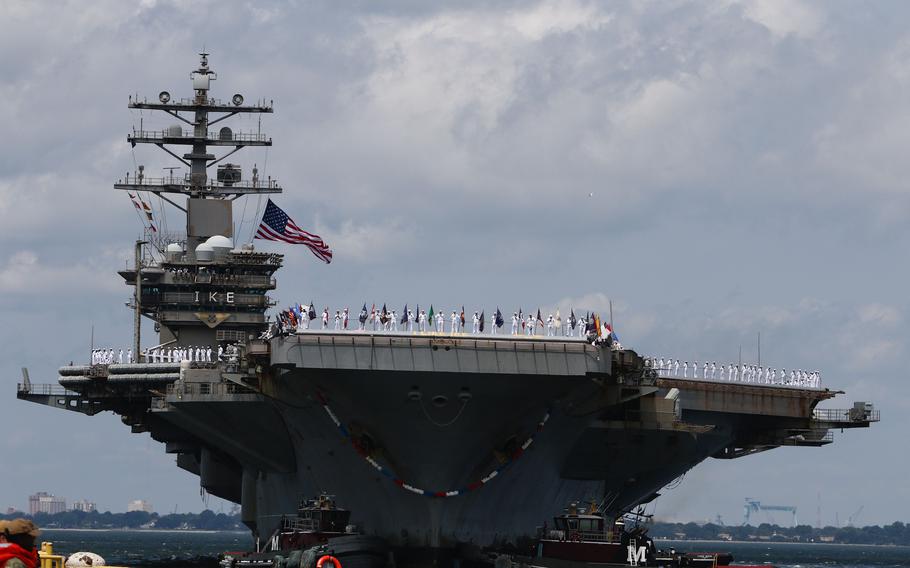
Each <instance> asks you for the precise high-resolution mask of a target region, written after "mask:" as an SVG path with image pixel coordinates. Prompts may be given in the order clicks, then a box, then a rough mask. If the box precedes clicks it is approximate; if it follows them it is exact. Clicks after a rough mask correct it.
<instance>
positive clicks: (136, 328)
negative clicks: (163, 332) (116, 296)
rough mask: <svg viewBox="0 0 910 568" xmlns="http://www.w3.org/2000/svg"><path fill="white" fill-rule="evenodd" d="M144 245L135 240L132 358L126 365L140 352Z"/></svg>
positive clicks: (136, 358) (137, 357) (146, 242)
mask: <svg viewBox="0 0 910 568" xmlns="http://www.w3.org/2000/svg"><path fill="white" fill-rule="evenodd" d="M146 244H148V241H143V240H137V241H136V250H135V251H134V254H135V262H136V279H135V285H134V286H133V356H132V357H131V358H130V360H129V361H127V362H128V363H135V362H137V361H138V360H139V352H140V351H141V350H142V336H141V334H142V245H146ZM133 359H135V361H134V360H133Z"/></svg>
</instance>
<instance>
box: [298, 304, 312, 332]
mask: <svg viewBox="0 0 910 568" xmlns="http://www.w3.org/2000/svg"><path fill="white" fill-rule="evenodd" d="M299 327H300V328H301V329H310V308H309V307H307V306H304V307H303V309H302V310H300V325H299Z"/></svg>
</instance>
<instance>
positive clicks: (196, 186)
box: [114, 52, 282, 254]
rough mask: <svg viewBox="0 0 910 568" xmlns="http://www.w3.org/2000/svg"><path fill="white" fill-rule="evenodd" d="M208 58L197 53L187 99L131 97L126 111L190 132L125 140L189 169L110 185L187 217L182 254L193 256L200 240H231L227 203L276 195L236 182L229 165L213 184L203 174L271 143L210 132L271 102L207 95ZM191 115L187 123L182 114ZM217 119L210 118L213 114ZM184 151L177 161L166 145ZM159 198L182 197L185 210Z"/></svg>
mask: <svg viewBox="0 0 910 568" xmlns="http://www.w3.org/2000/svg"><path fill="white" fill-rule="evenodd" d="M208 55H209V54H208V53H204V52H203V53H200V54H199V56H200V61H199V68H198V69H196V70H195V71H193V72H191V73H190V78H191V80H192V82H193V92H194V96H193V97H192V98H189V99H180V100H171V94H170V93H168V92H167V91H161V93H159V94H158V102H157V103H156V102H148V101H147V100H142V101H140V100H139V99H138V97H137V98H136V99H135V100H134V99H133V98H132V97H130V101H129V108H131V109H141V110H158V111H163V112H165V113H167V114H169V115H171V116H173V117H174V118H176V119H177V120H179V121H181V122H182V123H184V124H186V125H188V126H189V127H190V128H191V129H190V130H187V129H183V128H180V126H179V125H175V126H170V127H168V128H167V129H165V130H161V131H151V130H144V129H143V127H142V126H140V128H139V129H138V130H136V129H134V130H133V132H132V134H130V135H128V136H127V141H128V142H129V143H130V144H132V145H133V146H135V145H136V144H154V145H155V146H157V147H159V148H161V149H162V150H164V151H165V152H167V153H168V154H170V155H171V157H173V158H174V159H175V160H177V161H178V162H180V163H181V164H183V165H184V166H185V167H186V168H188V170H189V171H188V173H187V174H186V175H185V176H183V178H182V179H180V178H177V179H175V178H174V177H173V176H168V177H161V178H149V177H145V176H143V175H142V173H141V172H138V173H137V175H134V176H133V177H132V178H129V177H127V178H126V179H125V180H120V181H118V182H117V183H116V184H114V188H115V189H122V190H126V191H131V192H134V191H150V192H152V193H154V194H155V195H158V196H160V197H162V198H164V199H165V200H167V201H168V202H169V203H171V204H172V205H173V206H175V207H176V208H178V209H180V210H181V211H183V212H184V213H186V228H187V231H186V236H187V252H188V253H189V254H192V252H193V251H194V250H195V247H196V246H197V245H198V244H199V243H200V242H201V239H202V237H208V236H211V235H213V234H217V235H222V236H225V237H229V238H233V236H234V235H233V223H232V222H231V207H230V203H231V201H233V200H236V199H237V198H239V197H242V196H244V195H251V194H263V193H281V191H282V190H281V187H279V185H278V182H277V180H273V179H271V178H269V179H268V180H267V181H266V183H265V184H263V183H261V182H260V181H259V180H258V179H257V178H256V177H255V176H254V177H253V179H251V180H243V179H241V177H242V176H241V170H240V169H239V167H237V166H235V165H233V164H225V165H223V166H221V167H219V168H218V172H217V175H216V176H215V179H212V177H211V176H209V174H208V169H209V168H211V167H212V166H214V165H216V164H218V163H219V162H221V161H222V160H224V159H225V158H227V157H228V156H230V155H232V154H234V153H235V152H238V151H240V150H242V149H243V148H247V147H250V146H271V145H272V139H271V138H269V137H267V136H265V135H264V134H261V133H235V132H233V131H232V130H231V129H230V128H228V127H222V128H221V129H219V130H218V131H217V132H216V131H209V127H211V126H213V125H215V124H217V123H219V122H221V121H223V120H225V119H228V118H230V117H232V116H235V115H237V114H241V113H244V114H259V113H271V112H273V109H272V101H269V102H268V103H266V102H265V101H261V102H257V103H256V104H252V105H244V98H243V95H241V94H239V93H237V94H235V95H234V96H232V97H231V101H230V104H227V103H224V102H222V101H220V100H218V99H215V98H211V97H210V96H209V89H210V87H211V83H212V81H214V80H216V79H217V77H218V76H217V74H216V73H215V72H214V71H212V70H211V69H210V68H209V64H208ZM190 113H191V114H192V119H190V118H188V117H187V116H186V115H188V114H190ZM216 114H217V115H220V116H218V117H217V118H214V119H212V118H211V116H212V115H216ZM170 145H176V146H189V151H187V152H186V153H184V154H183V155H182V156H180V155H178V154H177V153H176V152H175V151H173V150H171V149H170V148H168V147H167V146H170ZM210 146H214V147H233V149H232V150H230V151H229V152H227V153H226V154H224V155H223V156H221V157H220V158H219V157H216V156H215V155H214V154H211V153H209V147H210ZM162 194H179V195H183V196H185V197H186V198H187V201H186V206H181V205H180V204H179V203H176V202H175V201H173V200H171V199H168V198H167V197H164V196H163V195H162Z"/></svg>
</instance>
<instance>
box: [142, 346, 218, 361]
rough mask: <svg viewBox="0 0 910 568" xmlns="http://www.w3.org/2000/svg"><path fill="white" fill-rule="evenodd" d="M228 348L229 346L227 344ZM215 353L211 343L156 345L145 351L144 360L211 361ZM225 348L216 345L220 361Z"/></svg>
mask: <svg viewBox="0 0 910 568" xmlns="http://www.w3.org/2000/svg"><path fill="white" fill-rule="evenodd" d="M229 349H230V346H229ZM214 355H216V353H215V352H214V351H212V347H211V345H187V346H185V347H183V346H182V347H167V348H164V347H156V348H154V349H149V350H148V351H146V352H145V361H146V362H147V363H176V362H180V361H195V362H200V363H212V362H213V359H212V357H213V356H214ZM224 355H225V350H224V348H223V347H222V346H220V345H219V346H218V351H217V357H218V360H219V361H221V360H222V359H223V358H224Z"/></svg>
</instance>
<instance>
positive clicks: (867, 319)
mask: <svg viewBox="0 0 910 568" xmlns="http://www.w3.org/2000/svg"><path fill="white" fill-rule="evenodd" d="M858 316H859V321H860V323H863V324H872V325H877V326H882V327H891V326H894V325H897V324H899V323H900V322H901V321H902V319H903V317H902V314H901V311H900V309H898V308H897V307H895V306H886V305H883V304H866V305H863V306H860V307H859V309H858Z"/></svg>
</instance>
